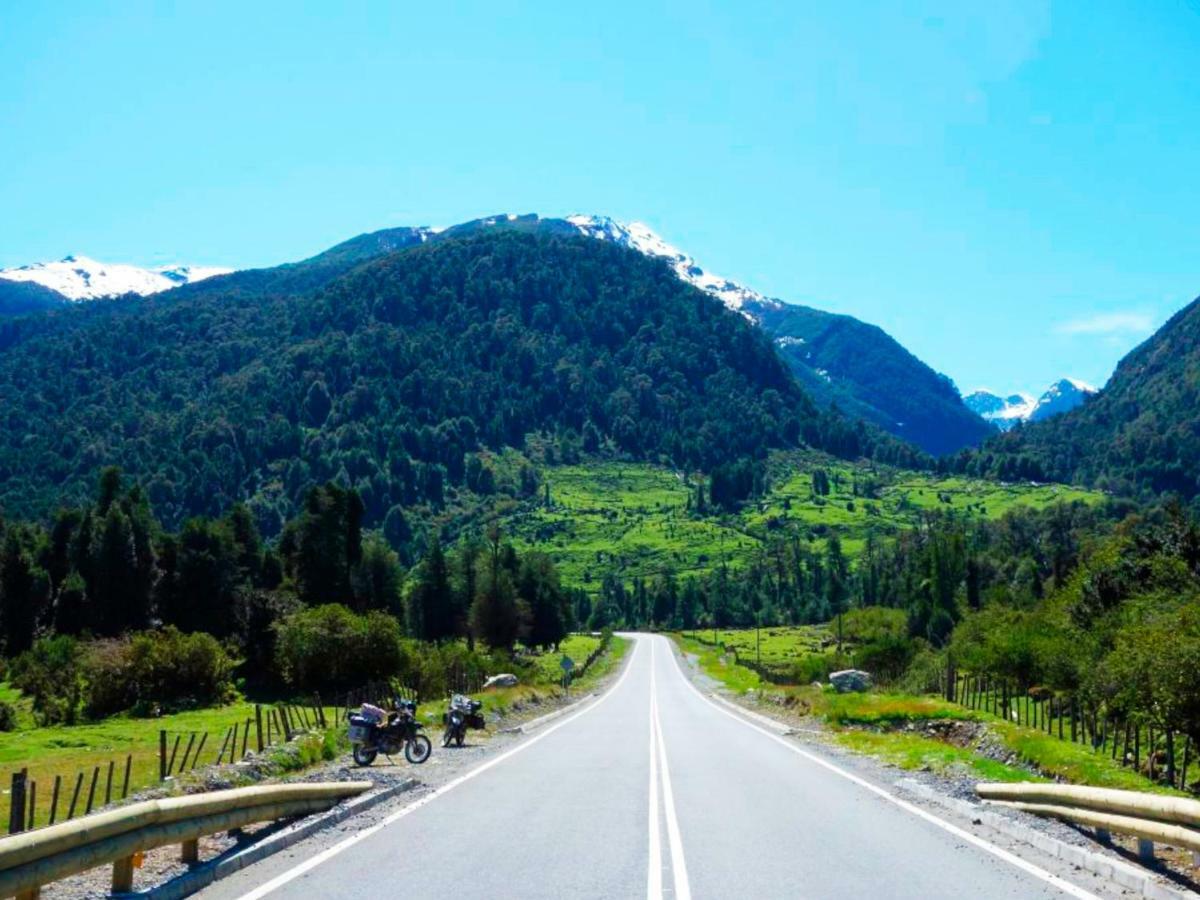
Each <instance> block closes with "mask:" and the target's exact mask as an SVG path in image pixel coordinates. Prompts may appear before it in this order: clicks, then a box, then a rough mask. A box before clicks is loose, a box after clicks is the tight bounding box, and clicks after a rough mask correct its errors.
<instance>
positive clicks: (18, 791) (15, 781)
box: [8, 769, 28, 834]
mask: <svg viewBox="0 0 1200 900" xmlns="http://www.w3.org/2000/svg"><path fill="white" fill-rule="evenodd" d="M27 777H28V772H27V771H26V770H25V769H22V770H21V771H20V772H13V774H12V787H11V793H10V794H9V807H8V833H9V834H16V833H17V832H19V831H24V830H25V780H26V778H27Z"/></svg>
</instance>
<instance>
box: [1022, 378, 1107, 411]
mask: <svg viewBox="0 0 1200 900" xmlns="http://www.w3.org/2000/svg"><path fill="white" fill-rule="evenodd" d="M1095 393H1096V389H1095V388H1094V387H1092V386H1091V385H1090V384H1087V383H1086V382H1083V381H1078V380H1077V379H1074V378H1060V379H1059V380H1058V381H1056V382H1054V384H1052V385H1050V387H1048V388H1046V390H1045V391H1043V392H1042V395H1041V396H1040V397H1038V399H1037V403H1036V404H1034V407H1033V412H1031V413H1030V414H1029V421H1030V422H1040V421H1042V420H1043V419H1049V418H1050V417H1051V416H1057V415H1058V414H1059V413H1065V412H1070V411H1071V410H1073V409H1074V408H1075V407H1077V406H1081V405H1083V403H1084V401H1086V400H1087V398H1088V397H1090V396H1092V395H1093V394H1095Z"/></svg>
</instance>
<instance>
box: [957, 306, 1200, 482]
mask: <svg viewBox="0 0 1200 900" xmlns="http://www.w3.org/2000/svg"><path fill="white" fill-rule="evenodd" d="M959 462H960V468H962V469H964V470H965V471H968V472H975V473H979V474H984V475H991V476H999V477H1002V478H1005V479H1007V480H1012V479H1017V478H1021V479H1026V478H1031V479H1036V480H1055V481H1068V482H1075V483H1082V484H1088V485H1092V486H1096V487H1100V488H1103V489H1105V490H1109V491H1113V492H1116V493H1122V494H1132V495H1143V496H1145V495H1151V494H1161V493H1166V492H1171V493H1176V494H1179V495H1180V496H1182V497H1183V498H1185V499H1191V498H1195V497H1197V496H1200V300H1195V301H1193V302H1192V303H1190V304H1189V305H1188V306H1186V307H1185V308H1184V309H1182V310H1180V311H1179V312H1178V313H1176V314H1175V315H1174V316H1173V317H1172V318H1171V319H1170V321H1168V322H1167V323H1166V324H1165V325H1164V326H1163V327H1162V328H1160V329H1159V330H1158V331H1157V332H1156V333H1155V334H1154V335H1152V336H1151V337H1150V338H1149V339H1148V340H1146V341H1145V342H1144V343H1143V344H1141V345H1140V346H1139V347H1137V348H1135V349H1134V350H1133V351H1132V352H1130V353H1129V354H1128V355H1127V356H1126V357H1125V358H1124V359H1122V360H1121V362H1120V363H1118V365H1117V368H1116V371H1114V372H1113V375H1112V378H1110V379H1109V381H1108V383H1107V384H1106V385H1105V386H1104V388H1103V390H1101V391H1099V392H1098V393H1096V394H1095V395H1094V396H1092V397H1091V398H1090V399H1089V400H1088V401H1087V402H1086V403H1084V404H1083V405H1081V406H1076V407H1075V408H1074V409H1071V410H1069V411H1068V412H1065V413H1062V414H1061V415H1053V416H1051V417H1050V418H1045V419H1042V420H1040V421H1034V422H1030V423H1029V424H1027V425H1023V426H1022V427H1020V428H1014V429H1013V430H1012V431H1010V432H1008V433H1007V434H1003V435H1000V436H998V437H996V438H993V439H992V440H990V441H988V442H987V443H986V444H985V445H984V446H983V447H982V448H981V449H980V450H979V451H978V452H977V453H974V454H964V455H963V457H962V458H961V459H960V461H959Z"/></svg>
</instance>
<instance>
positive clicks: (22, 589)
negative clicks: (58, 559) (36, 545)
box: [0, 526, 47, 656]
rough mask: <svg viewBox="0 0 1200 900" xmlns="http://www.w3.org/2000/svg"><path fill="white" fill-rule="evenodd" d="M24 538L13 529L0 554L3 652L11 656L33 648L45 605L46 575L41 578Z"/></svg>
mask: <svg viewBox="0 0 1200 900" xmlns="http://www.w3.org/2000/svg"><path fill="white" fill-rule="evenodd" d="M24 537H25V535H24V534H23V533H22V529H21V528H20V527H18V526H10V527H9V528H8V529H7V531H6V532H5V534H4V544H3V550H0V629H2V631H3V635H4V652H5V653H6V654H8V655H9V656H15V655H16V654H18V653H23V652H24V651H26V650H28V649H29V648H30V647H31V646H32V645H33V635H34V630H35V629H36V627H37V620H38V615H39V613H40V612H41V608H42V605H43V603H44V599H45V598H44V597H42V596H39V594H40V593H41V591H40V590H39V581H41V582H42V584H46V583H47V582H46V579H45V574H44V573H41V578H40V579H39V578H38V575H37V573H35V568H34V562H33V559H32V557H31V556H30V554H29V551H28V549H27V548H26V547H25V541H24Z"/></svg>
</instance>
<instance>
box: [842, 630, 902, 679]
mask: <svg viewBox="0 0 1200 900" xmlns="http://www.w3.org/2000/svg"><path fill="white" fill-rule="evenodd" d="M916 652H917V645H916V642H915V641H913V640H911V639H910V638H908V637H880V638H876V639H875V640H873V641H871V642H870V643H869V644H863V645H862V646H861V647H859V648H858V649H856V650H855V651H854V657H853V658H854V666H855V668H859V669H865V670H866V671H868V672H870V673H871V674H872V675H874V676H875V678H876V681H878V682H880V683H884V684H886V683H889V682H892V681H894V680H896V679H897V678H899V677H900V676H901V675H902V674H904V671H905V669H907V668H908V664H909V663H910V662H912V658H913V655H914V654H915V653H916Z"/></svg>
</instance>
